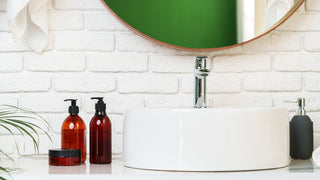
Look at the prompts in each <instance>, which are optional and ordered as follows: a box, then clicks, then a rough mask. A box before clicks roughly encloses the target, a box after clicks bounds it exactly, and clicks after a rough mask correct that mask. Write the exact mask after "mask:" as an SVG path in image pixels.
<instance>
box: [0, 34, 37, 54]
mask: <svg viewBox="0 0 320 180" xmlns="http://www.w3.org/2000/svg"><path fill="white" fill-rule="evenodd" d="M0 39H1V41H0V52H5V51H31V49H30V48H29V47H28V46H27V45H25V44H24V43H23V42H22V41H21V40H17V41H14V40H13V37H12V34H11V33H8V32H0Z"/></svg>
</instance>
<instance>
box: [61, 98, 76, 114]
mask: <svg viewBox="0 0 320 180" xmlns="http://www.w3.org/2000/svg"><path fill="white" fill-rule="evenodd" d="M64 101H71V106H69V113H70V114H72V115H77V114H78V113H79V107H78V106H77V104H76V103H77V99H65V100H64Z"/></svg>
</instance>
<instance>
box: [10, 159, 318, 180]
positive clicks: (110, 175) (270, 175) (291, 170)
mask: <svg viewBox="0 0 320 180" xmlns="http://www.w3.org/2000/svg"><path fill="white" fill-rule="evenodd" d="M13 167H15V168H18V170H17V171H16V172H13V173H12V176H13V179H14V180H19V179H24V180H26V179H32V180H38V179H39V180H40V179H41V180H43V179H46V180H51V179H52V180H53V179H55V180H56V179H67V178H68V179H69V178H72V179H77V180H81V179H103V180H108V179H112V180H129V179H130V180H134V179H137V180H150V179H152V180H157V179H159V180H160V179H161V180H173V179H178V180H183V179H186V180H208V179H219V180H220V179H232V180H235V179H241V180H242V179H246V180H248V179H252V180H256V179H257V178H259V180H261V179H273V180H274V179H290V180H293V179H299V180H301V178H304V179H306V178H307V179H319V178H320V168H317V167H315V165H313V163H312V161H311V160H303V161H302V160H293V161H291V163H290V165H289V167H284V168H280V169H272V170H261V171H242V172H172V171H171V172H170V171H150V170H139V169H133V168H127V167H124V166H123V163H122V161H121V160H120V159H113V162H112V164H111V165H94V164H90V163H86V164H83V165H81V166H49V165H48V158H47V157H23V158H19V159H17V160H16V164H15V165H14V166H13ZM5 177H7V178H8V176H5Z"/></svg>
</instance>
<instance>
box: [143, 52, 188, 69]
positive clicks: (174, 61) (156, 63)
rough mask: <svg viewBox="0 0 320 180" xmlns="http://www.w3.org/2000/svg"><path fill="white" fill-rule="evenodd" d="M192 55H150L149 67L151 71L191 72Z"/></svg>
mask: <svg viewBox="0 0 320 180" xmlns="http://www.w3.org/2000/svg"><path fill="white" fill-rule="evenodd" d="M193 61H194V56H164V55H153V56H150V63H149V64H150V68H151V70H152V71H153V72H168V73H193V69H194V65H193V64H194V62H193Z"/></svg>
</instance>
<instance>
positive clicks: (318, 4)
mask: <svg viewBox="0 0 320 180" xmlns="http://www.w3.org/2000/svg"><path fill="white" fill-rule="evenodd" d="M306 10H307V11H320V1H319V0H307V1H306Z"/></svg>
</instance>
